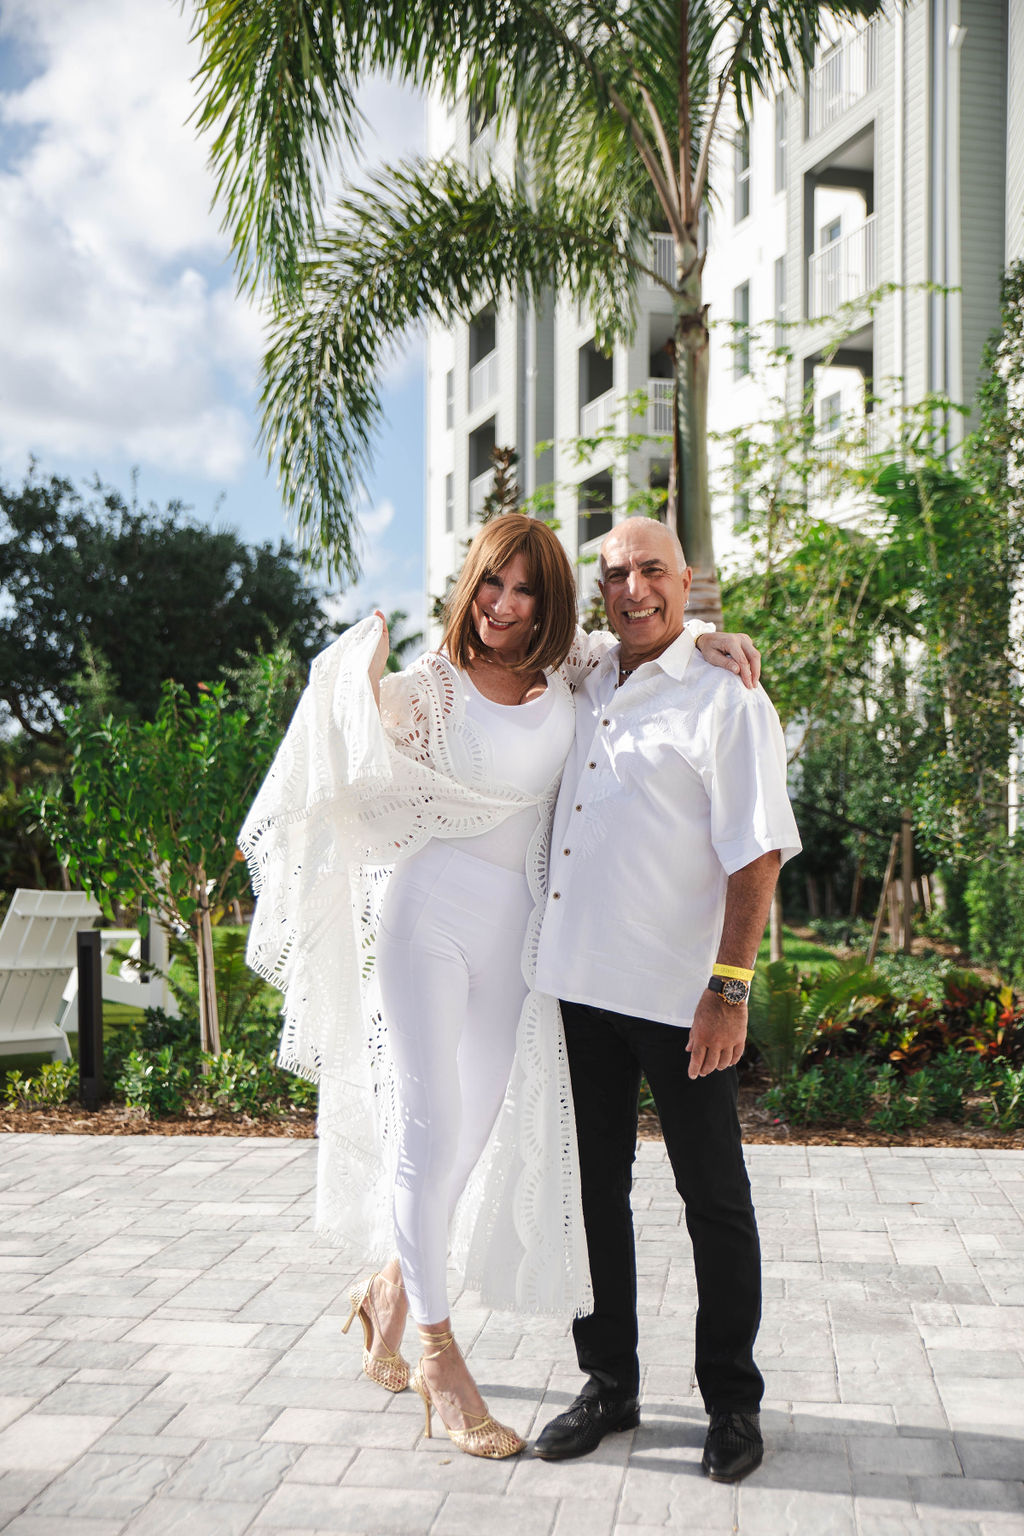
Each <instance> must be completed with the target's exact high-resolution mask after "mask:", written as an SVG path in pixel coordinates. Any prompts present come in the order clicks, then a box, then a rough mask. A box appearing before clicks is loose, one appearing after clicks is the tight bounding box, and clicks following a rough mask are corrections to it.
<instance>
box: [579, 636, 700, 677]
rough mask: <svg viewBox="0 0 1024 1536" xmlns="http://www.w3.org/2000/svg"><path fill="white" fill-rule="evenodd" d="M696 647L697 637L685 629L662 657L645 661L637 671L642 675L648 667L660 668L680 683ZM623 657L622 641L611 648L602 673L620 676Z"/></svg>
mask: <svg viewBox="0 0 1024 1536" xmlns="http://www.w3.org/2000/svg"><path fill="white" fill-rule="evenodd" d="M696 645H697V641H696V637H695V636H694V635H693V634H691V632H690V631H689V630H688V629H684V630H683V631H682V633H681V634H679V635H677V636H676V638H675V639H674V640H673V641H672V644H671V645H669V646H666V648H665V649H664V650H663V651H662V653H661V655H660V656H655V657H654V658H653V659H652V660H651V661H645V662H644V663H643V664H642V666H639V667H637V669H636V671H637V673H641V672H643V671H644V670H645V668H647V667H660V668H661V670H662V671H663V672H667V673H668V675H669V677H674V678H675V680H676V681H677V682H678V681H679V680H680V678H681V677H682V675H683V673H684V672H685V671H686V669H687V667H688V666H689V664H690V660H691V658H692V656H693V653H694V650H695V649H696ZM621 655H622V642H621V641H619V643H618V644H617V645H612V646H609V648H608V650H607V651H606V652H605V654H604V659H603V661H602V663H601V669H602V672H609V671H614V673H615V675H616V676H618V670H619V659H620V657H621ZM634 675H635V674H634Z"/></svg>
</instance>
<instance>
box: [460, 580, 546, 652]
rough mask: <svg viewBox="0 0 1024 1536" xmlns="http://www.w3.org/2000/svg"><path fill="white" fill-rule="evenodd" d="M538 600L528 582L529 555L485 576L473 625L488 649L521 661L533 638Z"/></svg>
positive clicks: (474, 611)
mask: <svg viewBox="0 0 1024 1536" xmlns="http://www.w3.org/2000/svg"><path fill="white" fill-rule="evenodd" d="M536 608H537V598H536V595H535V594H534V592H533V591H532V590H531V588H530V585H529V583H528V581H527V579H526V556H525V555H513V556H512V559H511V560H510V561H509V562H508V564H507V565H503V566H502V568H501V570H500V571H497V572H495V573H494V575H492V576H485V577H484V579H483V581H482V582H481V583H480V585H479V586H478V587H477V589H476V596H475V597H474V599H473V609H472V613H473V623H474V625H475V627H476V632H477V634H478V635H479V636H480V639H481V640H482V641H483V643H484V645H486V646H487V648H488V650H491V651H494V652H496V653H497V655H499V656H500V657H501V659H502V660H503V661H520V660H521V659H522V658H523V657H524V656H525V655H526V653H527V651H528V650H529V649H530V642H531V640H532V639H533V625H534V615H535V612H536Z"/></svg>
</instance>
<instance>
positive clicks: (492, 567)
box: [441, 512, 576, 673]
mask: <svg viewBox="0 0 1024 1536" xmlns="http://www.w3.org/2000/svg"><path fill="white" fill-rule="evenodd" d="M516 555H522V556H523V557H524V559H525V561H526V579H527V581H528V583H529V586H530V591H531V592H532V593H533V595H534V597H535V598H536V608H535V611H534V632H533V644H532V645H531V647H530V649H529V651H528V652H527V654H526V655H525V656H524V657H523V659H522V661H520V662H516V663H515V665H513V666H511V667H510V669H509V670H510V671H512V672H522V673H530V672H535V671H536V670H537V668H538V667H542V668H544V669H545V670H547V669H549V668H553V667H559V666H561V664H562V662H563V661H564V660H565V658H566V656H568V654H569V647H570V646H571V645H572V640H573V636H574V634H575V633H576V580H575V577H574V576H573V571H572V566H571V565H570V564H569V557H568V556H567V554H566V553H565V550H564V549H563V548H562V546H561V544H560V543H559V541H558V537H557V535H556V534H554V533H552V531H551V529H550V528H549V527H548V525H547V524H546V523H542V522H539V521H538V519H537V518H535V517H524V516H523V514H522V513H521V512H505V513H503V514H501V515H500V516H498V517H495V518H493V519H492V521H491V522H489V523H485V524H484V526H483V527H482V528H481V529H480V531H479V533H478V534H477V535H476V537H475V538H474V540H473V542H472V544H471V545H470V546H469V553H468V555H467V556H466V561H465V564H464V565H463V567H462V570H461V571H460V572H459V576H458V580H457V581H456V583H455V586H454V587H453V589H452V592H451V595H450V597H449V598H448V601H447V602H446V603H445V628H444V638H443V640H442V641H441V649H442V650H443V651H447V653H448V655H449V656H450V657H451V659H452V661H454V662H455V664H456V666H459V667H468V665H469V663H470V661H471V660H472V658H473V657H474V656H485V655H486V654H487V646H485V645H484V643H483V641H482V640H481V639H480V636H479V635H478V634H477V631H476V626H475V625H474V623H473V599H474V597H476V594H477V590H478V589H479V586H480V583H481V582H482V581H483V580H484V579H485V578H486V577H488V576H496V575H497V574H498V572H499V571H500V570H502V569H503V568H504V567H505V566H506V565H508V563H509V561H510V560H513V559H514V558H515V556H516Z"/></svg>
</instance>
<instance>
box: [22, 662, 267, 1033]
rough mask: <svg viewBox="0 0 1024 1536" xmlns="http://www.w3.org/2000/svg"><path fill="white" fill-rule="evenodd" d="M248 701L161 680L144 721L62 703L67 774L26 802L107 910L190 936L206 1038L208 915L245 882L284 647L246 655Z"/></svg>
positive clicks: (211, 993) (212, 1023) (212, 1007)
mask: <svg viewBox="0 0 1024 1536" xmlns="http://www.w3.org/2000/svg"><path fill="white" fill-rule="evenodd" d="M256 668H257V670H258V673H259V677H260V686H258V687H254V688H253V689H252V690H251V693H250V697H251V703H250V706H249V708H247V709H243V708H241V707H240V706H239V705H237V704H236V703H233V702H232V700H231V699H230V697H229V695H228V692H227V689H226V687H225V686H224V684H223V683H217V684H214V686H213V687H212V688H207V687H205V686H201V687H200V689H199V691H198V693H197V695H196V697H195V698H194V699H193V698H192V697H190V695H189V693H188V692H187V690H186V689H185V688H184V687H183V686H182V685H181V684H180V683H174V682H169V681H168V682H165V683H164V684H163V686H162V688H161V690H160V701H159V705H158V708H157V711H156V714H155V717H154V718H153V719H152V720H138V719H132V718H130V717H122V718H120V719H118V718H115V717H114V716H107V718H106V719H104V720H102V721H99V722H96V721H94V720H91V719H90V718H89V717H88V714H87V713H86V712H83V711H78V710H74V709H72V710H69V711H68V715H67V722H66V723H67V732H68V745H69V748H70V753H71V772H70V785H69V787H68V790H67V792H66V793H65V792H64V790H63V788H61V789H51V790H49V791H48V792H46V793H43V794H40V795H38V796H37V797H36V807H37V811H38V814H39V816H40V819H41V821H42V823H43V826H44V828H45V830H46V832H47V834H48V835H49V837H50V839H51V841H52V842H53V845H54V847H55V848H56V849H57V851H58V852H59V854H60V856H61V857H62V859H63V860H64V861H65V862H66V865H67V869H68V872H69V874H70V876H71V878H72V879H73V880H75V881H77V882H79V883H80V884H81V885H82V886H83V887H84V889H85V890H87V891H89V892H90V893H91V894H92V895H93V896H94V897H95V898H96V900H97V901H99V902H100V904H101V906H102V907H103V909H104V911H105V912H106V913H107V914H108V916H110V917H114V916H115V907H116V908H119V909H122V910H123V909H124V908H126V907H127V908H129V909H131V908H132V907H138V908H140V909H141V911H142V913H143V914H144V916H145V917H148V916H150V915H151V916H152V917H154V918H155V919H156V920H157V921H159V922H161V923H162V924H163V925H164V926H165V927H166V928H167V929H168V930H169V931H171V932H174V931H176V930H184V931H187V932H188V933H189V934H190V935H191V937H192V940H193V942H194V943H195V945H196V954H197V968H198V972H199V982H200V985H199V994H200V1030H201V1035H202V1041H201V1043H202V1046H203V1049H205V1050H213V1051H216V1050H218V1049H219V1045H218V1029H217V1009H216V992H215V989H214V984H213V948H212V939H211V937H210V926H211V914H212V912H213V910H215V909H216V908H217V907H219V906H222V905H223V904H224V903H225V902H227V901H229V900H230V899H231V898H232V897H234V896H238V895H241V894H242V893H243V892H244V891H245V890H246V889H247V886H248V874H247V871H246V867H245V864H244V862H243V861H242V859H241V856H240V854H239V853H238V851H237V847H236V839H237V835H238V828H239V827H240V826H241V824H242V822H243V820H244V818H245V814H246V811H247V810H248V807H249V804H250V802H251V801H252V798H253V795H254V794H255V792H256V789H257V787H258V786H259V784H260V782H261V780H262V779H263V777H264V775H265V774H266V772H267V769H268V768H269V766H270V763H271V760H272V758H273V756H274V753H275V752H276V750H277V746H278V743H279V741H280V739H281V728H282V727H281V716H282V712H283V709H282V700H283V699H286V698H287V697H288V696H289V694H291V692H292V690H293V688H294V662H293V659H292V657H291V655H290V654H289V653H288V651H287V650H286V649H284V648H281V649H279V650H278V651H277V652H275V653H273V654H271V655H268V656H264V657H262V658H260V660H259V661H258V663H256Z"/></svg>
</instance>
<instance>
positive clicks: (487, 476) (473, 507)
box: [469, 469, 494, 521]
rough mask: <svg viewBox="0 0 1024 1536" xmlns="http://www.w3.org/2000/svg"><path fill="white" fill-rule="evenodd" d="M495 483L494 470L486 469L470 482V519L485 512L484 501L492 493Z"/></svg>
mask: <svg viewBox="0 0 1024 1536" xmlns="http://www.w3.org/2000/svg"><path fill="white" fill-rule="evenodd" d="M493 485H494V470H493V469H485V470H484V472H483V474H482V475H477V476H476V478H475V479H474V480H471V481H470V482H469V516H470V520H471V521H472V519H473V518H474V517H480V516H481V515H482V514H483V510H484V502H485V501H486V500H487V498H488V496H489V495H490V494H491V488H492V486H493Z"/></svg>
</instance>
